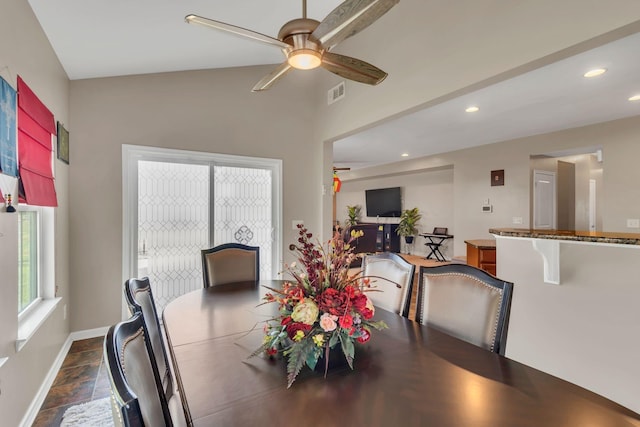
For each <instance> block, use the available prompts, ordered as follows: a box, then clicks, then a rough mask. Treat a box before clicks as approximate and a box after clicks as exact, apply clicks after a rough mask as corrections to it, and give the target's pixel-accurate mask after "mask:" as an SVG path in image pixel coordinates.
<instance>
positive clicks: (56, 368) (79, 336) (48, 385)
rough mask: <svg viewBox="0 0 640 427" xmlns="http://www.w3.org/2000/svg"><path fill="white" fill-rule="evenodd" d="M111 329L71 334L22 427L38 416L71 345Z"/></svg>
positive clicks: (21, 424)
mask: <svg viewBox="0 0 640 427" xmlns="http://www.w3.org/2000/svg"><path fill="white" fill-rule="evenodd" d="M108 330H109V327H108V326H106V327H104V328H96V329H88V330H85V331H78V332H71V333H70V334H69V336H68V337H67V339H66V340H65V342H64V344H62V348H61V349H60V351H59V352H58V356H57V357H56V359H55V360H54V361H53V364H52V365H51V368H50V369H49V372H48V373H47V376H46V377H45V379H44V381H43V382H42V385H41V386H40V389H38V393H36V396H35V397H34V398H33V400H32V401H31V405H29V409H28V410H27V413H26V414H25V415H24V417H22V421H21V422H20V427H30V426H31V425H32V424H33V422H34V421H35V419H36V417H37V416H38V411H40V407H41V406H42V404H43V403H44V400H45V399H46V397H47V393H49V389H50V388H51V385H52V384H53V381H54V380H55V379H56V375H58V371H59V370H60V367H61V366H62V363H63V362H64V358H65V357H67V353H69V349H70V348H71V344H73V342H74V341H79V340H85V339H88V338H95V337H99V336H103V335H106V334H107V331H108Z"/></svg>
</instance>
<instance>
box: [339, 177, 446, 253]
mask: <svg viewBox="0 0 640 427" xmlns="http://www.w3.org/2000/svg"><path fill="white" fill-rule="evenodd" d="M341 175H342V174H341ZM388 187H401V188H402V206H403V209H412V208H414V207H417V208H418V209H419V211H420V213H421V214H422V219H421V220H420V223H419V226H418V229H419V230H420V233H430V232H432V231H433V228H434V227H447V228H449V232H450V233H452V234H453V233H454V231H455V230H453V167H451V166H449V167H443V168H436V169H434V170H427V171H420V172H415V173H410V174H398V175H392V176H385V177H373V178H371V179H362V180H352V181H344V182H343V184H342V189H341V190H340V192H339V193H338V194H337V196H336V206H337V215H336V216H337V218H338V220H339V221H340V223H341V224H344V223H345V219H346V218H347V208H346V207H347V206H349V205H360V206H361V207H362V217H361V221H362V222H376V221H378V222H379V223H383V224H384V223H397V222H398V218H395V219H394V218H380V219H376V218H371V217H367V216H366V204H365V190H372V189H375V188H388ZM400 240H401V241H400V244H401V251H402V252H407V251H410V252H411V253H412V254H423V255H425V256H426V255H427V253H428V252H426V248H425V246H424V243H425V240H424V238H422V237H416V239H415V240H414V243H413V245H412V246H409V247H407V246H406V244H405V242H404V239H400ZM450 246H453V245H449V244H445V245H443V247H442V252H443V253H444V255H445V256H446V257H450V256H451V255H452V254H451V250H452V249H453V248H452V247H450Z"/></svg>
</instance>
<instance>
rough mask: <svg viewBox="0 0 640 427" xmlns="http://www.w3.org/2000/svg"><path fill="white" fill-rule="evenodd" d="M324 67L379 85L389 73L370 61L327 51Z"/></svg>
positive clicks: (323, 60)
mask: <svg viewBox="0 0 640 427" xmlns="http://www.w3.org/2000/svg"><path fill="white" fill-rule="evenodd" d="M322 68H324V69H326V70H328V71H331V72H332V73H334V74H337V75H339V76H341V77H344V78H345V79H349V80H354V81H356V82H360V83H366V84H368V85H377V84H378V83H380V82H382V81H383V80H384V79H385V78H386V77H387V73H385V72H384V71H382V70H381V69H380V68H378V67H376V66H375V65H371V64H369V63H368V62H364V61H362V60H360V59H356V58H352V57H350V56H344V55H338V54H337V53H333V52H326V51H325V52H324V54H323V55H322Z"/></svg>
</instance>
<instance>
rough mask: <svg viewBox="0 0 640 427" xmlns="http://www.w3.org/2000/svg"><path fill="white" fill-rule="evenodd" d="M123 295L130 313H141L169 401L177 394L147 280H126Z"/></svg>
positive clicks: (163, 388)
mask: <svg viewBox="0 0 640 427" xmlns="http://www.w3.org/2000/svg"><path fill="white" fill-rule="evenodd" d="M124 294H125V299H126V301H127V304H128V305H129V310H130V311H131V313H132V314H134V313H142V319H143V320H144V323H145V326H146V328H147V332H148V333H149V341H150V342H151V349H152V351H153V356H154V359H155V362H156V365H157V366H158V373H159V375H160V381H161V383H162V390H163V392H164V393H165V396H166V397H167V399H169V398H171V396H172V395H173V393H174V392H175V393H177V390H175V381H174V380H173V375H172V372H171V363H170V361H169V357H168V353H167V347H166V345H165V342H164V341H165V340H164V338H163V335H162V330H161V329H160V321H159V320H158V319H159V317H158V311H157V309H156V304H155V302H154V299H153V292H152V291H151V283H150V281H149V278H148V277H143V278H142V279H129V280H127V281H126V282H125V283H124Z"/></svg>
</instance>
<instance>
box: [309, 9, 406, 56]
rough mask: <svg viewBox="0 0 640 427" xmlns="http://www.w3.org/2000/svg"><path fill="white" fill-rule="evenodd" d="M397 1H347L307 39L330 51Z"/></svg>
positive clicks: (369, 23) (373, 20)
mask: <svg viewBox="0 0 640 427" xmlns="http://www.w3.org/2000/svg"><path fill="white" fill-rule="evenodd" d="M398 1H400V0H347V1H345V2H344V3H342V4H341V5H340V6H338V7H336V8H335V9H334V10H332V11H331V13H329V14H328V15H327V16H326V18H324V19H323V20H322V22H321V23H320V25H318V27H317V28H316V29H315V30H314V31H313V33H311V35H310V36H309V39H310V40H311V41H314V42H319V43H320V44H321V45H322V46H323V47H324V48H325V49H330V48H331V47H333V46H335V45H337V44H338V43H340V42H341V41H342V40H344V39H346V38H347V37H351V36H352V35H354V34H356V33H358V32H360V31H362V30H363V29H365V28H367V27H368V26H369V25H371V24H372V23H374V22H375V21H376V20H377V19H378V18H380V17H381V16H382V15H384V14H385V13H387V11H388V10H389V9H391V8H392V7H393V6H395V5H396V4H397V3H398Z"/></svg>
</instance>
